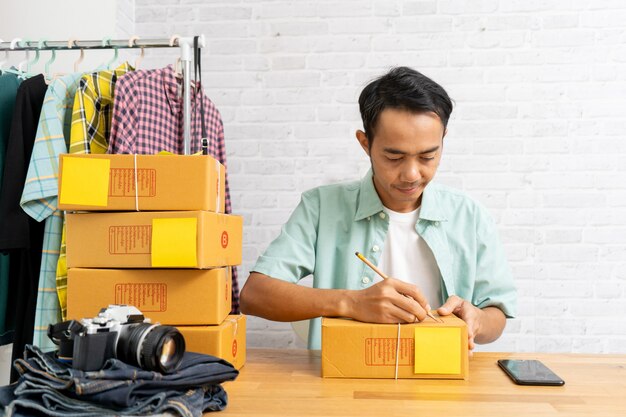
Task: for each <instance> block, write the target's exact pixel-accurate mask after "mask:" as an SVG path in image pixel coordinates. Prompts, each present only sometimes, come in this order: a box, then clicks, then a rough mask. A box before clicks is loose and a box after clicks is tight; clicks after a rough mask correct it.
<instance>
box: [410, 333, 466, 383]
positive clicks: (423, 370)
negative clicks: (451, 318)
mask: <svg viewBox="0 0 626 417" xmlns="http://www.w3.org/2000/svg"><path fill="white" fill-rule="evenodd" d="M415 373H416V374H460V373H461V329H460V328H458V327H416V328H415Z"/></svg>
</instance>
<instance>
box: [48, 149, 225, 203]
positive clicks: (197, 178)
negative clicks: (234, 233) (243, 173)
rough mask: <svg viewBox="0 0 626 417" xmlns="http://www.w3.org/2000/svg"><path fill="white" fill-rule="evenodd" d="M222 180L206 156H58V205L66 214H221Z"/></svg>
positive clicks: (220, 171) (214, 163)
mask: <svg viewBox="0 0 626 417" xmlns="http://www.w3.org/2000/svg"><path fill="white" fill-rule="evenodd" d="M107 161H108V162H107ZM105 162H107V163H105ZM225 178H226V171H225V168H224V166H223V165H222V164H220V163H219V161H217V160H216V159H214V158H213V157H211V156H208V155H122V154H119V155H109V154H105V155H96V154H88V155H69V154H63V155H61V156H60V165H59V205H58V206H59V209H61V210H68V211H72V210H75V211H76V210H83V211H130V210H207V211H213V212H219V213H223V212H224V208H225V195H226V194H225Z"/></svg>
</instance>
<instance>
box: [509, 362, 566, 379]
mask: <svg viewBox="0 0 626 417" xmlns="http://www.w3.org/2000/svg"><path fill="white" fill-rule="evenodd" d="M498 365H499V366H500V368H502V369H503V370H504V372H506V374H507V375H508V376H509V377H510V378H511V379H512V380H513V382H515V383H516V384H519V385H563V384H565V381H563V379H561V378H560V377H559V376H558V375H557V374H555V373H554V372H552V371H551V370H550V368H548V367H547V366H545V365H544V364H543V363H541V362H540V361H538V360H534V359H531V360H522V359H500V360H498Z"/></svg>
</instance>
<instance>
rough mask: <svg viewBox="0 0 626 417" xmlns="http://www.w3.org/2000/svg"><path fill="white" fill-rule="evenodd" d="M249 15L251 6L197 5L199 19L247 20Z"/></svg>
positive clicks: (250, 14)
mask: <svg viewBox="0 0 626 417" xmlns="http://www.w3.org/2000/svg"><path fill="white" fill-rule="evenodd" d="M251 16H252V8H251V7H228V6H206V7H198V20H201V21H224V20H247V19H250V17H251Z"/></svg>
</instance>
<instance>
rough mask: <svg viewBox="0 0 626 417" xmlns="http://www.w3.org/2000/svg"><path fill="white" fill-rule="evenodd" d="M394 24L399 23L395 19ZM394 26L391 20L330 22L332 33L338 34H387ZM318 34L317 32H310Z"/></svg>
mask: <svg viewBox="0 0 626 417" xmlns="http://www.w3.org/2000/svg"><path fill="white" fill-rule="evenodd" d="M393 22H397V19H393ZM391 26H392V24H391V21H390V20H389V19H381V18H379V17H376V18H354V17H350V18H347V19H333V20H331V21H330V33H331V34H333V33H337V34H356V33H362V34H368V35H370V34H376V33H387V32H389V29H390V28H391ZM327 32H328V31H327ZM310 33H316V32H310Z"/></svg>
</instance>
